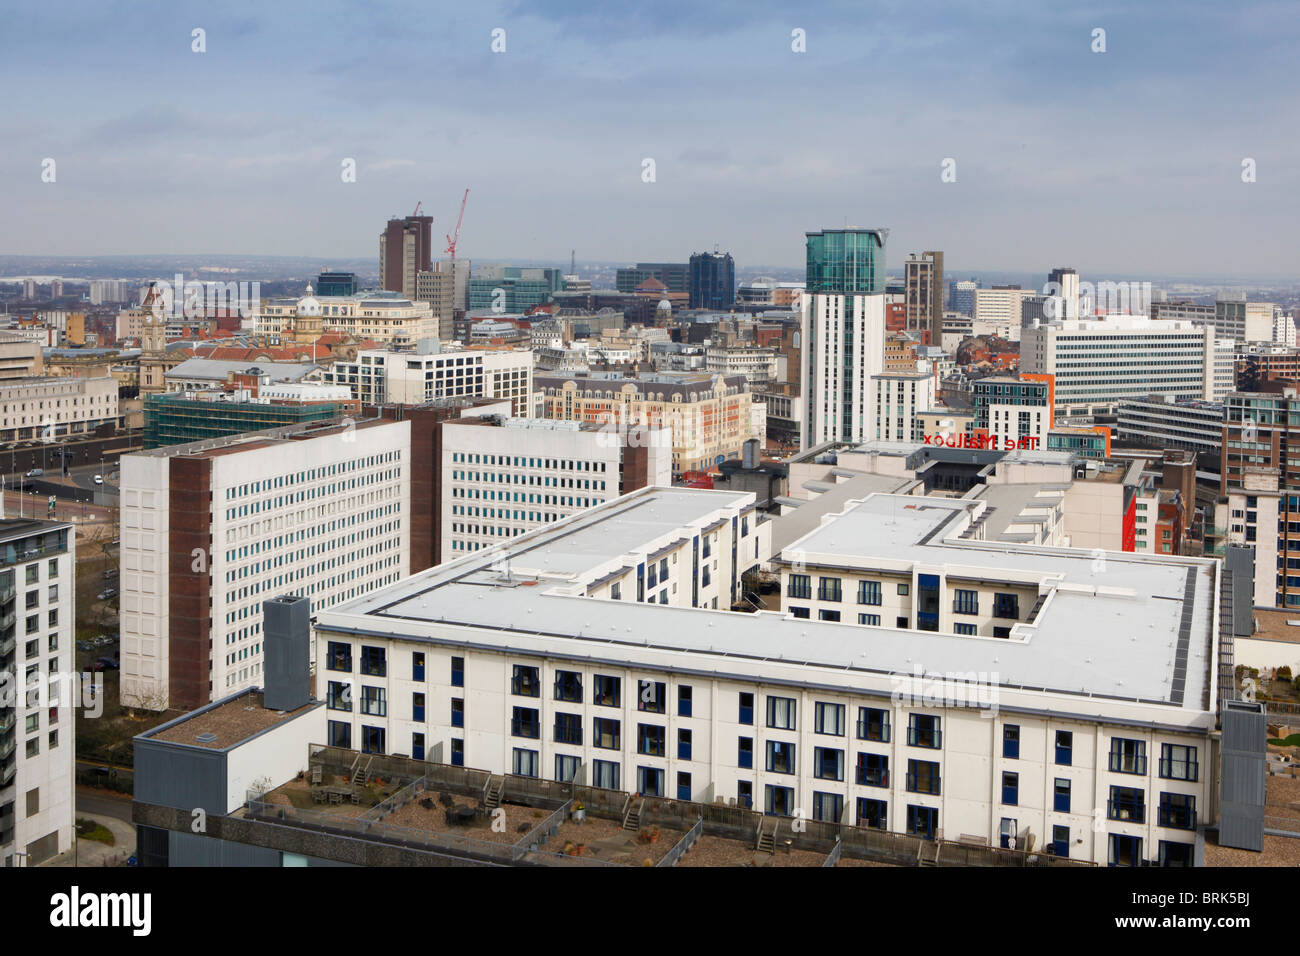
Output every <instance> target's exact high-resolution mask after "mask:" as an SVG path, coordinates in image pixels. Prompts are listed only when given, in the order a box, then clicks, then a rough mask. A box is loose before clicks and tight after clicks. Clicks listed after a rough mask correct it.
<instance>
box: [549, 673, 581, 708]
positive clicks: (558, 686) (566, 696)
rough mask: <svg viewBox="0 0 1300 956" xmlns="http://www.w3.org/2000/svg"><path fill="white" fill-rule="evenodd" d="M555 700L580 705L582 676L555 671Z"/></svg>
mask: <svg viewBox="0 0 1300 956" xmlns="http://www.w3.org/2000/svg"><path fill="white" fill-rule="evenodd" d="M555 699H556V700H563V701H568V702H569V703H574V704H581V703H582V675H581V674H580V673H578V672H577V671H556V672H555Z"/></svg>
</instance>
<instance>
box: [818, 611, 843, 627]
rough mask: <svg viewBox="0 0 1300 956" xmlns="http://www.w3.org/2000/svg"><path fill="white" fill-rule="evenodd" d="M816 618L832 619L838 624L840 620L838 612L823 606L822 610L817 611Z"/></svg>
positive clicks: (820, 619)
mask: <svg viewBox="0 0 1300 956" xmlns="http://www.w3.org/2000/svg"><path fill="white" fill-rule="evenodd" d="M817 619H818V620H819V621H833V622H835V623H837V624H838V623H839V620H840V612H839V611H828V610H826V609H825V608H823V609H822V610H820V611H818V612H817Z"/></svg>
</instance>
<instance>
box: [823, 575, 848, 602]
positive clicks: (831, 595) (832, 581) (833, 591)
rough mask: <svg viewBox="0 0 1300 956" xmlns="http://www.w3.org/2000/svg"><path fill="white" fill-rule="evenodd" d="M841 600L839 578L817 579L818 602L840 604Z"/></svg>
mask: <svg viewBox="0 0 1300 956" xmlns="http://www.w3.org/2000/svg"><path fill="white" fill-rule="evenodd" d="M841 598H842V595H841V592H840V579H839V578H818V579H817V600H819V601H836V602H838V601H840V600H841Z"/></svg>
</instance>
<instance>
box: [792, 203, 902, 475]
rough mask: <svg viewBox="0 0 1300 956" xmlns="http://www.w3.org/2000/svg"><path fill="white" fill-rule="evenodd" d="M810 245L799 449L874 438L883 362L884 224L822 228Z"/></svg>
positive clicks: (809, 236) (803, 324) (803, 325)
mask: <svg viewBox="0 0 1300 956" xmlns="http://www.w3.org/2000/svg"><path fill="white" fill-rule="evenodd" d="M805 235H806V236H807V242H808V269H807V275H806V277H805V280H806V291H805V294H804V296H803V315H802V320H801V325H800V331H801V343H800V348H801V350H802V355H801V360H800V375H799V379H800V394H801V395H802V396H803V400H804V421H803V428H802V429H801V434H800V447H801V448H804V449H807V448H812V447H815V446H817V445H820V444H823V443H824V442H831V441H836V442H861V441H868V440H869V439H870V438H871V437H873V436H874V435H875V429H874V424H875V408H874V405H875V398H874V395H873V392H872V389H871V376H873V375H879V374H880V373H881V372H883V371H884V364H885V238H886V236H887V235H888V230H885V229H823V230H822V231H820V232H809V233H806V234H805Z"/></svg>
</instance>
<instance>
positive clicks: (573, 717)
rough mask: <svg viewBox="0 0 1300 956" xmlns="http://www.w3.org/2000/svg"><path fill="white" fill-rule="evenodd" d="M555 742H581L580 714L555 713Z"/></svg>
mask: <svg viewBox="0 0 1300 956" xmlns="http://www.w3.org/2000/svg"><path fill="white" fill-rule="evenodd" d="M555 742H556V743H557V744H581V743H582V715H581V714H556V715H555Z"/></svg>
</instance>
